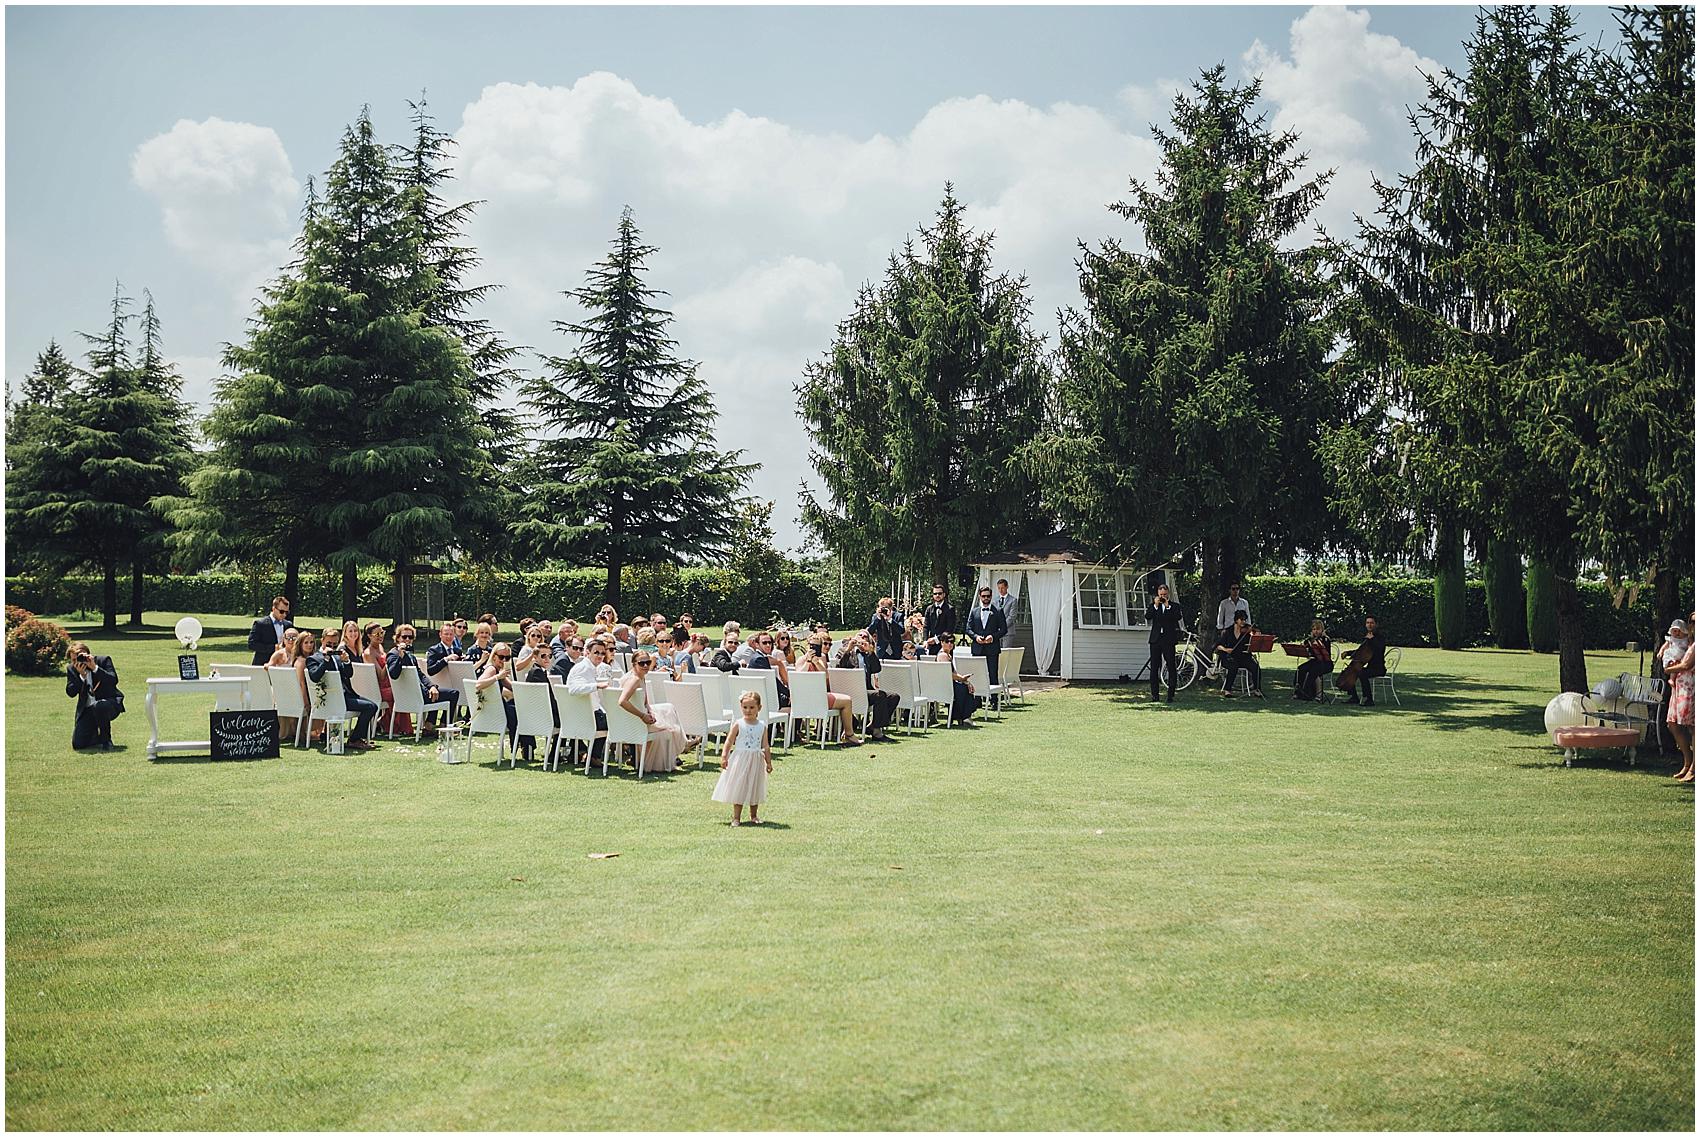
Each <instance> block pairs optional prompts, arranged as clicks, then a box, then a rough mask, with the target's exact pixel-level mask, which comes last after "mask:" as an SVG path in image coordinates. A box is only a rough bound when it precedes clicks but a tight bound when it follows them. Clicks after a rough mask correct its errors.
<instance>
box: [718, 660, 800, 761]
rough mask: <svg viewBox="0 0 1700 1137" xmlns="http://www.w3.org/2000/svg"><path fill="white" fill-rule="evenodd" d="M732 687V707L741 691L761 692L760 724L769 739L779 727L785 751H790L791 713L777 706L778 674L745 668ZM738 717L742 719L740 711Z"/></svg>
mask: <svg viewBox="0 0 1700 1137" xmlns="http://www.w3.org/2000/svg"><path fill="white" fill-rule="evenodd" d="M732 685H733V687H734V691H733V693H732V702H733V704H734V705H735V704H736V703H737V701H738V695H739V693H741V692H743V691H760V692H761V721H762V724H763V725H764V726H766V727H767V729H768V731H769V737H772V733H771V732H772V730H773V728H774V727H775V726H777V727H779V728H780V729H781V731H782V733H783V735H784V737H785V749H786V750H789V749H791V712H790V710H788V709H786V708H783V707H781V706H780V705H779V675H778V673H777V672H774V671H772V670H764V669H761V668H754V669H752V668H745V669H744V670H743V671H740V672H739V673H738V676H737V678H736V679H734V680H733V681H732ZM738 717H739V718H742V717H743V711H742V710H740V711H739V712H738Z"/></svg>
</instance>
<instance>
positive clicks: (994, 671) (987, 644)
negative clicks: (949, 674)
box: [968, 584, 1009, 683]
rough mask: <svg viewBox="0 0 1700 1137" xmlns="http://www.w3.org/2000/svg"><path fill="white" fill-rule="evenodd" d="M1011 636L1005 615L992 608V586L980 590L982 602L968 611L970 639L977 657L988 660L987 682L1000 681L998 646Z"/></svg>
mask: <svg viewBox="0 0 1700 1137" xmlns="http://www.w3.org/2000/svg"><path fill="white" fill-rule="evenodd" d="M1008 634H1009V624H1008V623H1007V622H1006V621H1005V620H1004V618H1003V613H1002V612H1000V611H998V610H997V609H996V608H994V607H993V606H992V586H991V585H989V584H988V585H986V586H985V587H983V588H981V589H980V602H979V603H978V604H976V605H975V606H974V607H972V608H970V609H968V637H969V638H970V639H971V640H973V641H974V646H973V648H972V650H973V652H974V654H975V655H978V656H983V657H984V658H985V660H986V672H987V675H986V680H987V682H989V683H996V682H997V681H998V645H999V644H1000V643H1002V642H1003V638H1004V637H1005V636H1007V635H1008Z"/></svg>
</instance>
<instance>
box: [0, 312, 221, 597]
mask: <svg viewBox="0 0 1700 1137" xmlns="http://www.w3.org/2000/svg"><path fill="white" fill-rule="evenodd" d="M130 307H131V301H130V300H129V299H128V298H127V297H125V296H124V295H123V291H122V288H119V289H116V290H114V293H113V299H112V306H111V317H110V320H109V322H108V324H107V327H106V330H105V331H103V332H100V333H97V334H89V333H84V334H83V338H84V339H85V340H86V341H87V342H88V344H89V353H88V366H87V367H86V368H85V369H83V370H82V371H81V372H80V373H79V375H78V380H77V382H76V383H75V384H74V385H73V387H72V390H71V397H70V399H69V400H68V402H67V405H66V406H64V407H61V408H60V410H59V411H57V412H55V413H54V414H52V415H51V417H47V418H45V419H44V429H43V431H42V435H41V441H40V444H39V445H37V446H34V447H32V448H31V449H29V450H28V451H26V453H25V455H23V458H24V461H22V462H21V463H20V465H19V466H18V467H17V468H16V469H15V470H13V471H12V472H11V475H10V477H9V478H8V484H7V490H8V494H7V509H8V513H9V514H11V515H12V518H13V519H14V520H15V522H16V531H17V532H18V533H19V534H20V537H21V539H22V540H23V541H25V542H27V543H28V544H29V545H30V546H31V547H32V548H34V549H35V550H37V551H38V552H39V553H40V554H41V555H42V556H43V557H44V558H45V559H47V560H48V561H50V563H54V564H58V565H62V566H66V567H68V566H70V565H73V564H77V563H81V562H86V561H93V562H94V563H95V564H96V565H98V566H99V567H100V570H101V573H102V575H103V577H104V589H103V592H102V598H101V611H102V616H103V621H104V627H105V628H106V629H108V630H113V629H116V628H117V626H118V567H119V566H120V565H122V564H126V563H131V564H134V563H137V561H138V559H139V558H141V557H144V556H145V555H146V553H147V549H148V545H149V542H150V541H154V540H156V539H157V535H158V532H159V528H160V522H159V517H158V514H157V512H156V511H155V509H154V508H153V503H154V502H155V500H156V499H159V498H161V497H164V496H169V495H176V494H180V493H181V492H182V478H183V474H184V472H185V470H186V469H187V467H188V464H189V452H188V448H187V445H186V443H187V436H188V435H187V426H186V424H185V422H184V419H183V409H182V404H181V402H180V401H179V400H178V399H177V398H176V393H175V390H174V389H173V388H172V387H171V385H170V379H169V375H168V369H164V368H163V367H161V366H159V365H158V361H157V355H156V356H155V371H154V373H153V374H152V375H151V376H147V377H144V373H143V370H142V368H141V367H138V366H137V365H136V364H135V362H134V361H133V360H132V357H131V354H130V341H129V324H130V322H131V321H132V320H133V319H134V318H135V317H134V315H133V313H132V312H131V311H130ZM150 325H151V327H152V329H153V333H152V341H153V346H154V348H155V350H157V323H156V322H153V321H152V320H151V319H150ZM147 351H148V348H147V347H146V346H144V356H145V355H146V353H147ZM9 528H11V527H10V526H9Z"/></svg>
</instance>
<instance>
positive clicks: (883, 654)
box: [868, 596, 903, 659]
mask: <svg viewBox="0 0 1700 1137" xmlns="http://www.w3.org/2000/svg"><path fill="white" fill-rule="evenodd" d="M868 638H869V639H870V640H872V641H873V646H874V654H875V655H877V656H879V657H880V658H881V659H902V658H903V621H902V620H901V619H899V618H898V616H897V603H896V601H894V600H893V599H892V598H891V597H889V596H882V597H880V602H879V606H878V607H877V608H876V609H875V610H874V618H873V620H871V621H870V622H869V623H868Z"/></svg>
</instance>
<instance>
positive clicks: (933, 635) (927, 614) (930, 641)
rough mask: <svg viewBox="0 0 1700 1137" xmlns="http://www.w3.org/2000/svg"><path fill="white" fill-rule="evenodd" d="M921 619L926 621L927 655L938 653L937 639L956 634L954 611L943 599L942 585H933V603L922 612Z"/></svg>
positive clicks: (946, 600) (948, 602) (947, 601)
mask: <svg viewBox="0 0 1700 1137" xmlns="http://www.w3.org/2000/svg"><path fill="white" fill-rule="evenodd" d="M921 618H922V619H923V620H925V621H926V625H927V630H926V647H927V654H928V655H937V654H938V653H939V637H940V636H942V635H945V634H946V633H950V634H953V635H954V634H955V632H956V609H955V608H952V607H951V606H950V601H949V600H948V599H946V598H945V594H944V585H942V584H935V585H933V602H932V603H931V604H929V605H927V607H926V608H925V609H924V610H923V611H922V613H921Z"/></svg>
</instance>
